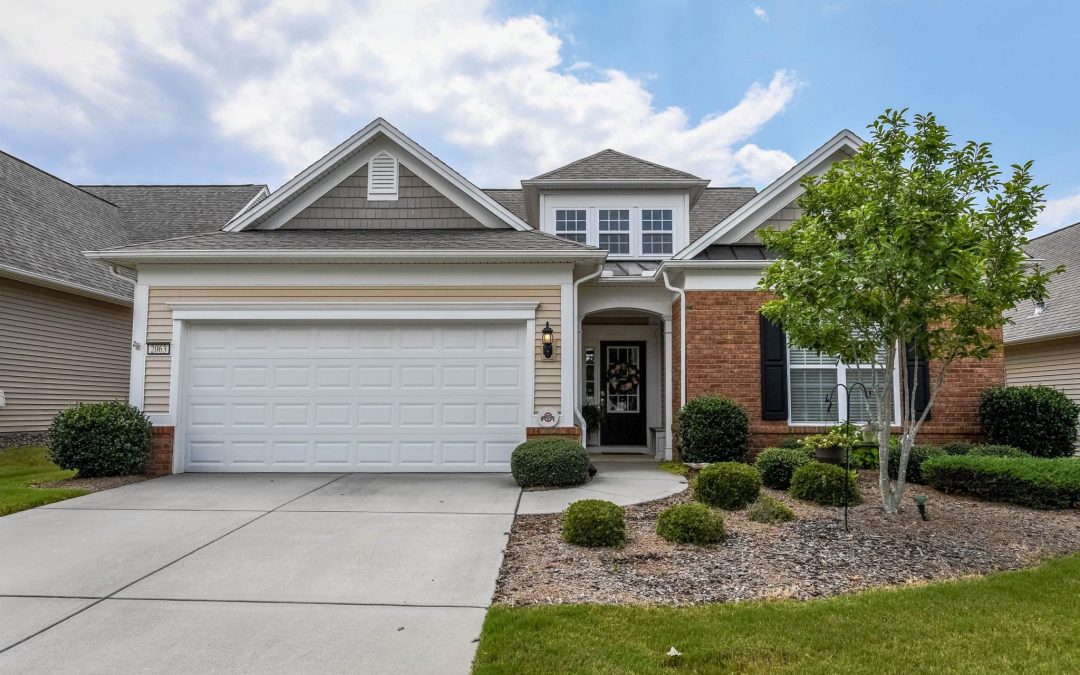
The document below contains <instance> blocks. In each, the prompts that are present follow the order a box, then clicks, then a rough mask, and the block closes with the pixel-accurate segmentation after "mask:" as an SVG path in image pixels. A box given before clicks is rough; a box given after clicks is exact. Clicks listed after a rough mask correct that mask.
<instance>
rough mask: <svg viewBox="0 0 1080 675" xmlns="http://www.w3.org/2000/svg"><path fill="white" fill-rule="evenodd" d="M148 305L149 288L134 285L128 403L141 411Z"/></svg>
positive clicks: (143, 395)
mask: <svg viewBox="0 0 1080 675" xmlns="http://www.w3.org/2000/svg"><path fill="white" fill-rule="evenodd" d="M149 304H150V286H148V285H147V284H135V304H134V306H133V307H132V312H131V314H132V317H131V370H130V372H129V380H128V403H130V404H131V405H133V406H135V407H136V408H138V409H139V410H142V408H143V404H144V402H145V400H144V399H145V387H146V315H147V307H148V305H149Z"/></svg>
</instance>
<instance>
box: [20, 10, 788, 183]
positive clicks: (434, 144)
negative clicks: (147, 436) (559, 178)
mask: <svg viewBox="0 0 1080 675" xmlns="http://www.w3.org/2000/svg"><path fill="white" fill-rule="evenodd" d="M70 6H71V5H69V4H68V3H67V2H59V1H58V0H53V1H52V2H47V3H42V2H40V0H37V1H35V2H33V3H30V2H26V3H24V4H21V5H19V6H18V8H17V10H16V11H15V12H14V14H16V15H18V16H17V19H18V20H17V21H16V22H15V23H14V24H11V23H10V22H5V24H0V71H3V72H5V73H13V74H14V76H13V77H8V76H7V75H6V74H5V78H3V80H2V82H0V96H2V95H3V94H4V93H5V92H6V91H20V92H21V93H22V94H24V96H21V97H20V99H22V100H24V104H23V109H22V110H23V111H22V112H21V113H20V116H26V111H25V109H26V108H28V107H29V106H30V104H29V103H27V102H25V101H30V100H33V98H32V97H31V96H29V95H26V94H28V93H33V92H35V91H36V92H37V93H38V94H39V95H40V96H41V98H40V99H39V100H42V101H44V102H45V106H44V111H45V114H46V115H48V116H51V117H53V118H55V119H56V120H57V125H58V126H59V129H58V130H57V131H56V133H70V134H86V133H99V134H103V133H123V132H124V131H125V130H126V129H129V128H131V127H132V126H135V127H139V126H148V127H151V128H155V129H157V128H160V127H162V126H170V125H171V126H172V127H175V128H177V129H180V128H184V129H188V130H190V127H196V128H198V129H197V130H200V131H202V132H204V133H206V134H209V135H213V136H216V137H217V139H218V140H217V142H218V143H220V142H224V143H226V144H227V145H228V146H229V147H234V148H236V149H237V150H239V151H244V152H248V153H255V154H256V155H261V156H264V157H266V158H268V159H269V160H271V161H272V162H273V163H274V165H275V166H276V167H277V175H276V176H274V177H275V178H277V179H279V180H280V179H284V178H285V177H288V176H290V175H292V174H294V173H296V172H297V171H299V170H300V169H302V168H303V167H304V166H306V165H307V164H308V163H310V162H311V161H313V160H315V159H317V158H318V157H319V156H321V155H322V154H323V153H325V152H326V151H327V150H329V149H330V148H331V147H333V146H334V145H336V144H337V143H338V142H340V141H341V140H343V139H344V138H346V137H348V136H349V135H350V134H351V133H352V132H354V131H355V130H356V129H358V128H360V127H361V126H363V125H364V124H366V123H367V122H368V121H370V120H371V119H372V118H374V117H376V116H380V115H381V116H384V117H386V118H387V119H389V120H390V121H391V122H393V123H394V124H396V125H397V126H398V127H399V128H401V129H402V130H403V131H405V133H407V134H409V135H411V136H413V137H414V138H416V139H417V141H419V142H420V143H422V144H424V145H426V146H428V147H429V148H431V149H432V150H434V151H436V153H437V154H440V155H441V156H443V158H444V159H446V160H448V161H449V162H450V163H451V164H453V165H454V166H455V168H457V169H459V170H460V171H461V172H462V173H464V174H465V175H466V176H468V177H469V178H471V179H473V180H474V181H476V182H477V183H479V184H481V185H492V186H511V185H514V184H516V183H517V181H518V180H520V179H521V178H523V177H529V176H532V175H536V174H538V173H541V172H542V171H546V170H549V169H552V168H554V167H556V166H559V165H561V164H563V163H565V162H568V161H571V160H573V159H576V158H578V157H581V156H584V155H586V154H589V153H592V152H595V151H596V150H599V149H601V148H605V147H613V148H616V149H619V150H622V151H624V152H628V153H631V154H636V155H640V156H642V157H645V158H647V159H650V160H654V161H657V162H661V163H664V164H668V165H671V166H674V167H676V168H680V169H685V170H688V171H692V172H694V173H696V174H698V175H700V176H703V177H708V178H712V179H713V181H714V184H747V183H755V184H761V183H766V182H768V181H770V180H771V179H772V178H775V177H776V175H778V174H779V173H780V172H782V171H783V170H785V169H787V168H788V167H790V166H791V165H793V164H794V161H793V160H792V158H791V157H790V156H788V155H787V154H786V153H784V152H782V151H780V150H775V149H763V148H760V147H758V146H757V145H755V144H752V143H749V142H748V141H749V139H751V138H752V137H754V136H755V135H756V134H757V133H758V132H759V131H760V130H761V129H762V128H763V127H764V126H765V125H766V124H767V123H768V122H769V121H770V120H772V119H774V118H775V117H776V116H777V115H779V114H780V113H781V112H783V110H784V109H785V108H786V106H787V105H788V104H789V102H790V101H791V99H792V97H793V96H794V95H795V92H796V91H797V89H798V85H799V83H798V81H797V79H796V77H795V75H794V74H793V73H791V72H789V71H778V72H776V73H773V74H772V75H771V77H770V78H769V79H768V81H767V82H762V83H748V85H749V86H748V89H747V90H746V92H745V93H744V95H743V96H742V98H741V100H739V101H738V103H736V104H735V105H734V106H733V107H731V108H730V109H728V110H719V111H716V112H714V113H713V114H710V115H707V116H706V117H704V118H703V119H700V120H692V119H690V117H689V115H688V114H687V112H686V111H685V110H684V109H682V108H680V107H675V106H671V107H666V108H656V107H655V106H654V104H653V98H652V94H651V93H650V92H649V91H648V89H647V88H646V82H645V81H643V80H642V79H641V78H639V77H633V76H631V75H629V74H627V73H626V72H624V71H621V70H618V69H614V68H611V67H608V66H605V65H598V64H588V63H577V62H570V61H564V60H563V56H562V53H561V50H562V45H563V37H561V36H560V34H559V32H558V29H557V28H556V27H555V26H554V25H553V24H552V23H550V22H549V21H547V20H546V19H544V18H542V17H539V16H535V15H528V16H513V17H509V18H501V17H498V16H496V15H495V14H494V13H493V11H492V10H491V7H490V5H489V3H488V2H487V1H486V0H463V1H461V2H455V3H452V4H448V3H442V2H437V1H435V0H424V1H423V2H410V3H399V2H394V1H393V0H374V1H372V2H368V3H366V4H363V5H358V4H356V3H353V2H347V1H345V0H320V2H306V1H301V0H289V1H286V0H271V1H270V2H266V3H263V4H260V5H258V6H254V8H253V6H250V5H248V4H246V3H243V2H240V1H239V0H218V2H216V3H214V4H212V5H206V4H203V3H198V2H192V3H191V4H188V5H186V6H185V5H176V4H173V5H169V6H166V5H163V4H160V3H147V2H141V1H138V0H127V1H124V0H108V2H106V3H104V4H102V3H90V4H89V5H87V7H93V11H90V10H87V11H85V12H83V11H82V10H79V11H77V12H70V13H69V14H68V15H65V12H67V10H68V8H69V7H70ZM40 7H45V8H46V9H39V8H40ZM758 9H760V8H755V14H757V10H758ZM11 13H12V12H10V11H9V12H7V14H11ZM99 13H100V16H99V15H98V14H99ZM763 14H764V11H763V10H762V15H763ZM53 15H55V16H60V15H64V18H63V19H62V20H60V21H47V20H45V19H46V18H47V17H48V16H53ZM759 16H760V15H759ZM127 17H130V18H127ZM764 18H767V16H764ZM35 31H36V35H32V36H29V37H26V36H19V35H15V33H19V32H30V33H33V32H35ZM578 39H579V40H581V39H582V38H581V36H579V37H578ZM155 68H157V69H160V68H168V69H169V73H171V74H173V75H170V76H169V77H162V75H161V73H160V72H159V71H158V70H155ZM176 73H180V74H182V75H183V76H184V77H185V78H188V79H187V80H185V81H184V86H182V87H181V86H179V84H177V82H175V81H173V79H174V76H175V74H176ZM58 91H59V92H60V93H59V94H57V92H58ZM193 92H195V94H196V96H194V97H193V94H192V93H193ZM57 96H60V97H61V98H64V99H66V100H67V101H68V105H66V106H58V105H57V104H56V102H55V101H56V98H57ZM193 98H196V99H197V100H196V101H195V102H193V101H192V99H193ZM181 103H183V105H182V106H181V105H179V104H181ZM178 110H180V111H182V112H178ZM192 116H194V117H195V118H194V119H193V118H192ZM29 117H33V116H29ZM65 118H67V119H65ZM40 122H41V120H40V119H39V120H38V123H40ZM0 123H4V124H7V125H9V126H11V125H18V124H20V122H19V120H18V119H15V118H14V115H8V116H4V113H2V112H0ZM26 124H28V125H29V124H34V121H33V120H30V119H28V120H27V121H26ZM110 125H111V126H110ZM39 126H40V124H39ZM117 129H119V132H118V131H117Z"/></svg>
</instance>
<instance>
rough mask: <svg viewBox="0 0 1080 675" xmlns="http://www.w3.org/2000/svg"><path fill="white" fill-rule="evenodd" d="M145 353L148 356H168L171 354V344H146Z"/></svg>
mask: <svg viewBox="0 0 1080 675" xmlns="http://www.w3.org/2000/svg"><path fill="white" fill-rule="evenodd" d="M146 353H147V354H148V355H150V356H168V355H169V354H171V353H172V343H171V342H147V343H146Z"/></svg>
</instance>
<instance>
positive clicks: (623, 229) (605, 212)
mask: <svg viewBox="0 0 1080 675" xmlns="http://www.w3.org/2000/svg"><path fill="white" fill-rule="evenodd" d="M599 218H600V240H599V241H600V248H602V249H606V250H607V252H608V253H614V254H616V255H620V254H621V255H628V254H629V253H630V209H600V213H599Z"/></svg>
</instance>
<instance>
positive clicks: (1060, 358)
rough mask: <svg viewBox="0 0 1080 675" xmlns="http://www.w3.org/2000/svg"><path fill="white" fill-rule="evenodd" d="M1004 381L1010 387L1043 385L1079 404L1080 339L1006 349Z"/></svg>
mask: <svg viewBox="0 0 1080 675" xmlns="http://www.w3.org/2000/svg"><path fill="white" fill-rule="evenodd" d="M1005 380H1006V382H1007V383H1008V384H1010V385H1025V384H1045V385H1046V386H1048V387H1054V388H1055V389H1060V390H1062V391H1064V392H1065V393H1066V394H1067V395H1068V397H1069V398H1071V399H1072V400H1074V401H1076V402H1077V403H1080V337H1071V338H1063V339H1060V340H1046V341H1044V342H1032V343H1028V344H1019V345H1006V347H1005Z"/></svg>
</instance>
